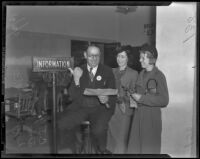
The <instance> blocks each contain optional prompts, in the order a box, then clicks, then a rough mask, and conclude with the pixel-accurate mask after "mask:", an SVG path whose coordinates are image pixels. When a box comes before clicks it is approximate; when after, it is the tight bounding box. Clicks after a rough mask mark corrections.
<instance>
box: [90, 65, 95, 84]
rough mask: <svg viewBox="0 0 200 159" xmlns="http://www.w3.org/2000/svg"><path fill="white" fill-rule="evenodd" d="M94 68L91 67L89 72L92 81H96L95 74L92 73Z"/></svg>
mask: <svg viewBox="0 0 200 159" xmlns="http://www.w3.org/2000/svg"><path fill="white" fill-rule="evenodd" d="M92 69H93V68H92V67H90V72H89V75H90V79H91V81H93V79H94V74H93V73H92Z"/></svg>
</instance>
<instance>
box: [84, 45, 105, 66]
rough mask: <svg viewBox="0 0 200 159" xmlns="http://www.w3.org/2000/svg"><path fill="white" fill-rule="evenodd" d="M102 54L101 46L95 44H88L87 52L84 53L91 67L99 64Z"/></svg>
mask: <svg viewBox="0 0 200 159" xmlns="http://www.w3.org/2000/svg"><path fill="white" fill-rule="evenodd" d="M100 55H101V51H100V49H99V47H97V46H94V45H90V46H88V48H87V50H86V52H85V53H84V56H85V58H86V60H87V64H88V65H89V66H90V67H96V66H98V64H99V62H100Z"/></svg>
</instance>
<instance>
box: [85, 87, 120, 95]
mask: <svg viewBox="0 0 200 159" xmlns="http://www.w3.org/2000/svg"><path fill="white" fill-rule="evenodd" d="M117 93H118V90H117V89H110V88H107V89H100V88H99V89H91V88H86V89H85V90H84V92H83V94H84V95H88V96H110V95H117Z"/></svg>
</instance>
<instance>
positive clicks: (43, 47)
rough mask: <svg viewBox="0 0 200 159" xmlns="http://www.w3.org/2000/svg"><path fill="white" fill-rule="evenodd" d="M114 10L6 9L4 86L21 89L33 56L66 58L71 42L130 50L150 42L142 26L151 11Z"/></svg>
mask: <svg viewBox="0 0 200 159" xmlns="http://www.w3.org/2000/svg"><path fill="white" fill-rule="evenodd" d="M115 10H116V7H115V6H7V17H6V18H7V24H6V28H7V30H6V31H7V32H6V71H5V81H6V83H5V86H6V88H7V87H24V86H25V85H27V82H28V73H27V72H28V69H31V66H32V65H31V63H32V62H31V57H32V56H67V57H69V56H70V54H71V48H70V46H71V44H70V41H71V40H89V41H90V40H92V41H97V42H108V43H109V42H111V43H112V42H116V41H120V42H122V44H131V45H133V46H135V45H136V46H137V45H141V44H143V43H144V42H149V41H150V40H149V36H147V35H146V34H145V32H144V24H149V23H151V21H153V19H155V17H154V18H152V16H151V15H152V7H148V6H140V7H138V8H137V9H136V11H135V12H131V13H128V14H126V15H125V14H122V13H118V12H115Z"/></svg>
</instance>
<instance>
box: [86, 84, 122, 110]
mask: <svg viewBox="0 0 200 159" xmlns="http://www.w3.org/2000/svg"><path fill="white" fill-rule="evenodd" d="M117 93H118V90H117V89H110V88H107V89H100V88H99V89H91V88H86V89H85V90H84V92H83V94H84V95H87V96H109V95H117ZM105 105H106V107H107V108H110V106H109V104H108V103H106V104H105Z"/></svg>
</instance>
